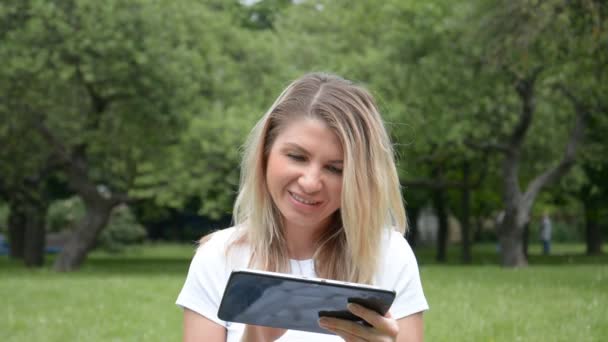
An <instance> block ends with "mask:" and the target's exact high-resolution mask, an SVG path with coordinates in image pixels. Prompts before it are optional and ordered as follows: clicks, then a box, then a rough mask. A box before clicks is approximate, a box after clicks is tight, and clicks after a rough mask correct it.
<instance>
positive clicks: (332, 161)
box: [283, 142, 344, 164]
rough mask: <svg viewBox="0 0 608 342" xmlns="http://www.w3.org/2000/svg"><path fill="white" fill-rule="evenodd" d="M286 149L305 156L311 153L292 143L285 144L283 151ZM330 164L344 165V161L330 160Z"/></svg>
mask: <svg viewBox="0 0 608 342" xmlns="http://www.w3.org/2000/svg"><path fill="white" fill-rule="evenodd" d="M286 149H294V150H297V151H298V152H300V153H303V154H305V155H310V153H309V152H308V151H307V150H306V149H305V148H303V147H302V146H300V145H298V144H296V143H292V142H288V143H285V146H283V150H286ZM328 163H329V164H344V161H343V160H342V159H336V160H330V161H329V162H328Z"/></svg>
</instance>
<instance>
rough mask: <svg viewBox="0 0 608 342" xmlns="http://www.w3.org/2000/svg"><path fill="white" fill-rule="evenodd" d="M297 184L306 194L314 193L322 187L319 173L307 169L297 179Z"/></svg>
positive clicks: (315, 170)
mask: <svg viewBox="0 0 608 342" xmlns="http://www.w3.org/2000/svg"><path fill="white" fill-rule="evenodd" d="M298 183H299V185H300V187H301V188H302V190H303V191H305V192H306V193H314V192H317V191H319V190H321V188H322V187H323V183H322V182H321V173H320V171H319V170H317V169H316V168H312V167H311V168H307V169H306V170H305V171H304V173H303V174H302V175H301V176H300V178H299V179H298Z"/></svg>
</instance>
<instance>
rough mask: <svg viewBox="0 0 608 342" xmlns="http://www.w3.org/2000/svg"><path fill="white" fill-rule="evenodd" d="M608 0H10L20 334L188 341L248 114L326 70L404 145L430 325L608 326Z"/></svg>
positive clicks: (0, 77) (7, 205) (3, 112)
mask: <svg viewBox="0 0 608 342" xmlns="http://www.w3.org/2000/svg"><path fill="white" fill-rule="evenodd" d="M607 17H608V8H607V7H606V4H604V3H603V2H602V1H597V0H580V1H560V0H550V1H543V2H538V1H531V0H515V1H506V0H474V1H461V0H456V1H440V0H431V1H415V0H387V1H382V2H378V1H372V0H362V1H343V0H339V1H324V0H318V1H310V0H303V1H291V0H259V1H237V0H234V1H222V0H204V1H193V0H173V1H169V0H161V1H152V0H128V1H125V0H107V1H93V0H67V1H56V0H46V1H42V0H8V1H3V2H2V3H0V61H2V63H0V279H1V280H0V297H1V298H2V303H3V305H2V308H1V309H0V313H2V316H1V317H2V320H1V321H0V340H2V341H29V340H43V341H81V340H86V341H106V340H111V341H140V340H146V341H148V340H149V341H176V340H180V339H181V336H182V311H181V309H180V308H179V307H177V306H176V305H175V300H176V298H177V295H178V293H179V291H180V289H181V287H182V286H183V284H184V280H185V277H186V274H187V272H188V267H189V265H190V260H191V259H192V256H193V255H194V252H195V250H196V241H198V240H199V239H200V238H201V237H202V236H204V235H206V234H209V233H210V232H212V231H215V230H218V229H222V228H226V227H229V226H230V225H231V222H233V218H232V214H233V212H232V211H233V204H234V201H235V198H236V195H237V193H238V191H239V177H240V174H239V166H240V163H241V158H242V156H243V150H244V144H246V141H245V139H246V137H247V135H248V133H249V132H250V130H251V129H252V127H253V126H254V124H255V123H256V121H257V120H258V119H259V118H260V117H261V116H262V115H263V114H264V113H265V111H266V110H267V109H268V107H269V106H271V105H272V102H273V100H274V98H275V96H276V95H277V94H278V93H280V91H281V89H283V88H284V87H285V86H286V85H287V84H289V82H291V81H292V80H294V79H296V78H298V77H300V76H301V75H303V74H305V73H308V72H311V71H325V72H330V73H335V74H338V75H341V76H344V77H346V78H348V79H352V80H354V81H356V82H358V83H361V84H363V85H365V86H366V87H367V88H368V89H369V90H370V92H371V93H372V94H373V95H374V97H375V99H376V101H377V106H378V108H379V111H380V113H381V115H382V118H383V120H384V124H385V125H386V129H387V130H388V132H389V135H390V139H391V141H392V143H393V149H394V152H395V155H396V164H397V171H398V178H399V182H400V184H401V189H402V193H403V199H404V202H405V203H406V213H407V221H408V231H407V233H406V234H405V238H406V239H407V241H408V242H409V244H410V246H412V248H413V251H414V254H415V256H416V258H417V261H418V264H419V267H420V277H421V280H422V285H423V289H424V293H425V296H426V298H427V300H428V303H429V307H430V310H429V311H428V312H426V313H425V314H424V331H425V340H428V341H446V340H449V341H572V340H574V341H603V340H607V339H608V255H607V254H606V248H607V245H606V242H605V240H606V238H605V237H606V236H607V235H608V207H607V206H606V205H605V203H606V200H607V199H608V181H607V180H608V135H606V132H608V100H607V99H608V96H606V94H608V67H607V65H608V46H607V45H606V44H607V43H606V42H607V41H608V19H607Z"/></svg>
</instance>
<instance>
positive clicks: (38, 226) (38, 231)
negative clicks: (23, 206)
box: [23, 198, 49, 267]
mask: <svg viewBox="0 0 608 342" xmlns="http://www.w3.org/2000/svg"><path fill="white" fill-rule="evenodd" d="M48 207H49V206H48V202H47V201H46V200H45V199H44V198H38V199H37V201H36V202H34V203H32V205H30V206H28V208H27V213H28V217H27V222H26V225H25V251H24V255H23V261H24V262H25V265H26V266H28V267H41V266H43V265H44V256H45V255H44V249H45V240H46V214H47V211H48Z"/></svg>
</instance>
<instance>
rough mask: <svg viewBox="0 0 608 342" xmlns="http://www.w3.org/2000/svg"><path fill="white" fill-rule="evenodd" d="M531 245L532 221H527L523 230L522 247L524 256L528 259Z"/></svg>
mask: <svg viewBox="0 0 608 342" xmlns="http://www.w3.org/2000/svg"><path fill="white" fill-rule="evenodd" d="M529 245H530V222H529V221H528V222H526V224H524V229H523V231H522V248H523V253H524V257H525V258H526V260H528V247H529Z"/></svg>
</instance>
